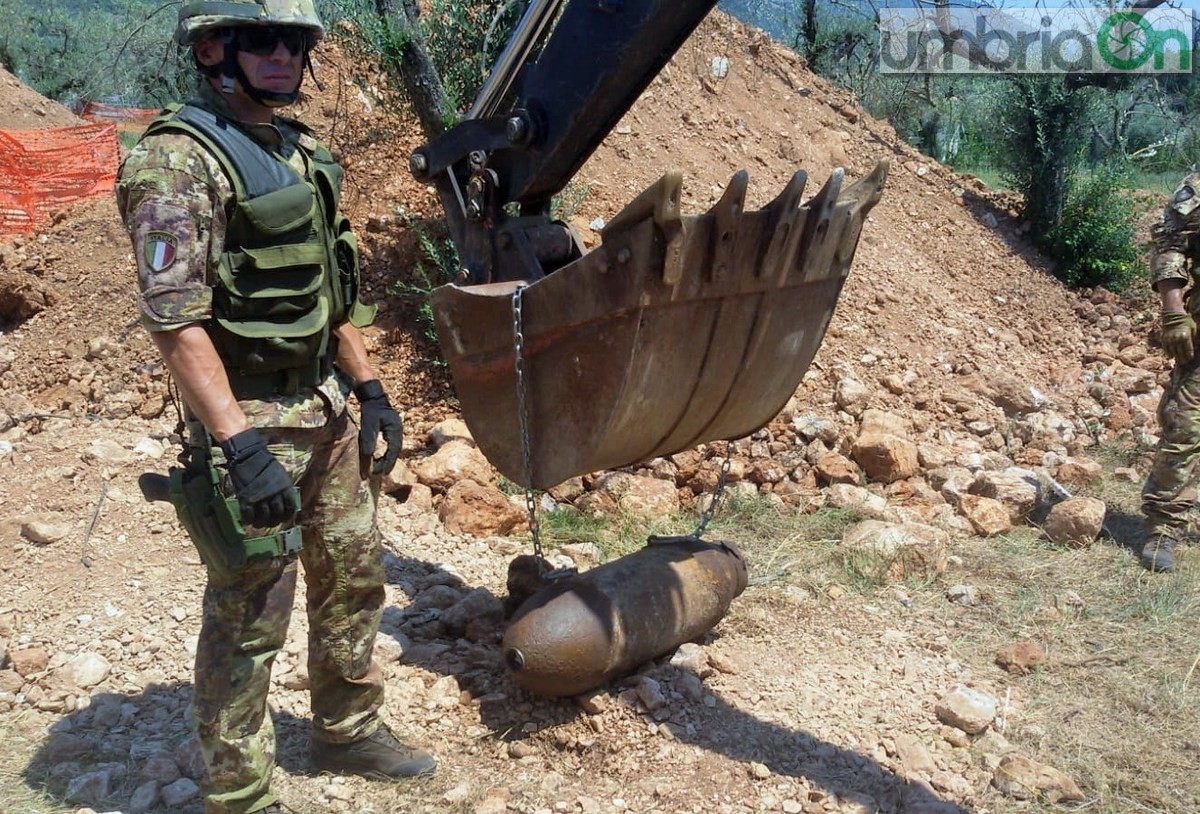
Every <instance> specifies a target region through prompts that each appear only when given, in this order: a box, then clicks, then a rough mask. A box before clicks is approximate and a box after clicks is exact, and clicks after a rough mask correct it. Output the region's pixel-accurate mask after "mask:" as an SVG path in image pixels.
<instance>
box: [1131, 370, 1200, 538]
mask: <svg viewBox="0 0 1200 814" xmlns="http://www.w3.org/2000/svg"><path fill="white" fill-rule="evenodd" d="M1158 426H1159V432H1160V437H1159V442H1158V448H1157V449H1156V450H1155V454H1154V465H1153V466H1152V467H1151V469H1150V474H1149V476H1147V478H1146V482H1145V484H1144V485H1143V486H1142V514H1143V515H1144V516H1145V524H1146V534H1147V539H1153V538H1155V537H1171V538H1173V539H1175V540H1183V539H1184V536H1185V533H1186V531H1187V514H1188V511H1189V510H1191V508H1192V506H1193V505H1195V502H1196V477H1197V474H1198V473H1197V471H1196V467H1197V464H1198V463H1200V355H1197V356H1196V357H1194V358H1193V359H1192V361H1190V362H1189V363H1187V364H1186V365H1176V367H1175V370H1174V371H1173V372H1172V373H1171V379H1170V381H1169V382H1168V384H1167V389H1166V392H1164V393H1163V397H1162V400H1161V401H1160V402H1159V403H1158Z"/></svg>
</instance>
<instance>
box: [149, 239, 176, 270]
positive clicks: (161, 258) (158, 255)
mask: <svg viewBox="0 0 1200 814" xmlns="http://www.w3.org/2000/svg"><path fill="white" fill-rule="evenodd" d="M178 248H179V243H178V241H176V239H175V236H174V235H169V234H167V233H166V232H151V233H150V234H148V235H146V242H145V244H144V248H143V250H142V251H143V254H144V256H145V260H146V265H147V266H148V267H149V268H150V270H151V271H163V270H165V269H167V268H170V266H171V264H172V263H174V262H175V255H176V250H177V249H178Z"/></svg>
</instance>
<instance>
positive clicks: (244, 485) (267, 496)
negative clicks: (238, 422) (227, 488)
mask: <svg viewBox="0 0 1200 814" xmlns="http://www.w3.org/2000/svg"><path fill="white" fill-rule="evenodd" d="M221 449H222V451H224V453H225V459H226V460H227V461H228V462H229V479H230V480H231V481H232V482H233V493H234V495H236V496H237V499H238V506H239V507H240V508H241V512H242V522H244V523H251V524H253V525H255V526H277V525H279V524H280V523H284V522H287V521H288V520H291V519H292V517H293V516H294V515H295V514H296V512H297V511H298V510H299V508H300V507H299V506H297V505H296V498H295V495H294V494H293V492H292V489H293V487H294V484H293V483H292V477H291V475H289V474H288V473H287V470H286V469H284V468H283V464H281V463H279V459H278V458H276V457H275V456H274V455H272V454H271V451H270V450H269V449H267V442H266V441H265V440H264V439H263V437H262V436H261V435H260V434H259V432H258V430H256V429H254V428H253V427H251V428H250V429H248V430H242V431H241V432H239V433H238V434H237V435H235V436H233V437H231V438H227V439H226V440H224V441H222V442H221Z"/></svg>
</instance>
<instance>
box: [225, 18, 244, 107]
mask: <svg viewBox="0 0 1200 814" xmlns="http://www.w3.org/2000/svg"><path fill="white" fill-rule="evenodd" d="M221 44H222V45H224V46H225V47H224V54H225V56H224V59H223V60H222V62H221V92H222V93H224V94H225V95H227V96H232V95H233V91H234V87H233V80H234V78H235V77H236V78H237V79H239V80H240V79H241V78H242V77H240V76H238V74H240V73H241V72H242V68H241V66H240V65H238V60H237V55H238V47H237V36H236V32H234V30H233V29H232V28H227V29H225V30H224V31H222V32H221ZM246 86H247V83H246V82H245V81H243V82H242V87H243V88H244V87H246Z"/></svg>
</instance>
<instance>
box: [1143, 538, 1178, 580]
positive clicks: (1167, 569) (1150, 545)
mask: <svg viewBox="0 0 1200 814" xmlns="http://www.w3.org/2000/svg"><path fill="white" fill-rule="evenodd" d="M1178 545H1179V543H1178V542H1176V541H1175V539H1174V538H1173V537H1163V536H1154V537H1151V538H1150V539H1149V540H1148V541H1147V542H1146V546H1145V548H1143V549H1142V565H1144V566H1146V568H1147V569H1149V570H1150V571H1162V572H1163V573H1167V574H1169V573H1171V572H1172V571H1174V570H1175V548H1176V546H1178Z"/></svg>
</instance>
